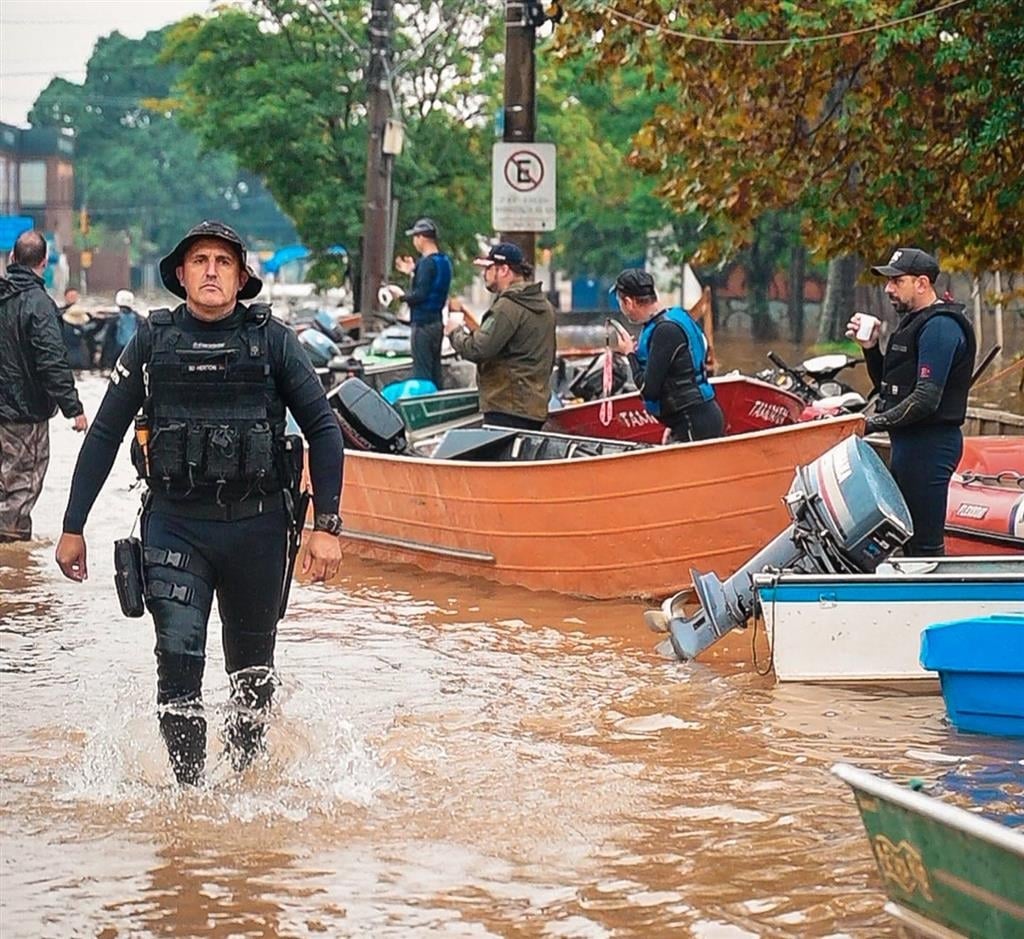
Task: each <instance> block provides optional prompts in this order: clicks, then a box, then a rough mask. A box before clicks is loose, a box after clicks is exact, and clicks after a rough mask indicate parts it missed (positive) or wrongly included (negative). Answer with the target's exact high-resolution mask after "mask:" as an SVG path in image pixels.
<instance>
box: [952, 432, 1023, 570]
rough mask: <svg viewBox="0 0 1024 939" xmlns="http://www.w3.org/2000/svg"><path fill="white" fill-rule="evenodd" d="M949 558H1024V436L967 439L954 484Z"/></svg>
mask: <svg viewBox="0 0 1024 939" xmlns="http://www.w3.org/2000/svg"><path fill="white" fill-rule="evenodd" d="M946 553H947V554H954V555H966V554H1024V437H1019V436H1018V437H1010V436H1005V437H965V438H964V454H963V456H962V457H961V459H960V465H959V466H958V467H957V468H956V472H955V473H954V474H953V479H952V481H951V482H950V484H949V501H948V502H947V504H946Z"/></svg>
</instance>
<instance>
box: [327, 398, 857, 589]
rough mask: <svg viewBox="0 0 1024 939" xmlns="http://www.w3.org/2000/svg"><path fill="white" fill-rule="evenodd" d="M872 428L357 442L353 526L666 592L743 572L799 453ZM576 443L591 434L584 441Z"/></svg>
mask: <svg viewBox="0 0 1024 939" xmlns="http://www.w3.org/2000/svg"><path fill="white" fill-rule="evenodd" d="M862 428H863V422H862V420H861V418H859V417H857V416H849V417H843V418H836V419H833V420H824V421H816V422H811V423H805V424H796V425H792V426H787V427H779V428H774V429H772V430H767V431H761V432H758V433H746V434H739V435H736V436H733V437H724V438H721V439H719V440H710V441H701V442H695V443H686V444H674V445H671V446H667V447H647V448H640V449H632V450H629V451H627V452H621V453H615V454H611V455H603V456H594V457H588V458H585V459H571V458H570V459H541V460H532V461H528V462H523V461H521V460H519V461H516V460H512V461H509V460H508V459H490V460H484V461H476V460H471V459H453V460H437V459H428V458H425V457H417V456H404V455H403V456H395V455H390V454H384V453H371V452H365V451H364V452H359V451H355V450H350V451H349V452H347V453H346V456H345V483H344V489H343V491H342V514H343V516H344V520H345V529H344V531H343V533H342V536H341V537H342V539H343V541H344V548H345V550H346V551H348V552H351V553H355V554H359V555H361V556H364V557H370V558H376V559H380V560H386V561H399V562H407V563H412V564H415V565H417V566H419V567H421V568H423V569H425V570H431V571H440V572H445V573H452V574H461V575H466V576H470V577H483V578H485V579H488V580H493V581H497V582H500V583H506V584H516V585H521V586H524V587H529V588H532V589H536V590H554V591H558V592H561V593H568V594H574V595H578V596H585V597H596V598H613V597H631V596H637V597H659V596H664V595H665V594H668V593H671V592H673V591H675V590H678V589H680V588H681V587H682V586H684V585H685V584H686V583H688V582H689V571H690V568H691V567H695V568H698V569H700V570H702V571H707V570H714V571H717V572H719V573H720V574H722V575H723V576H724V575H727V574H729V573H731V572H732V571H733V570H734V569H735V568H736V567H737V566H738V565H739V564H741V563H742V562H743V561H745V560H746V559H747V558H749V557H750V555H751V554H752V553H754V552H755V551H756V550H757V549H758V548H760V547H761V545H763V544H764V543H765V542H766V541H767V540H769V539H770V538H772V537H774V536H775V535H776V534H778V532H779V531H781V530H782V529H784V528H785V527H786V525H787V514H786V511H785V508H784V506H783V503H782V497H783V496H784V495H785V493H786V491H787V490H788V488H789V485H790V483H791V482H792V480H793V473H794V470H795V467H796V466H798V465H800V464H804V463H808V462H810V461H811V460H813V459H814V458H816V457H817V456H818V455H820V454H821V453H823V452H824V451H825V450H827V449H829V448H830V447H831V446H833V445H834V444H835V443H837V442H838V441H839V440H841V439H843V438H844V437H847V436H849V435H850V434H853V433H855V432H858V431H860V430H861V429H862ZM533 436H534V437H543V436H544V435H533ZM604 442H605V443H608V441H604ZM598 443H600V441H599V442H598ZM534 449H535V450H536V449H537V448H536V447H534ZM541 449H543V448H541ZM576 452H577V453H583V452H588V447H586V446H583V444H582V443H581V442H580V441H577V442H576ZM589 452H593V448H590V449H589Z"/></svg>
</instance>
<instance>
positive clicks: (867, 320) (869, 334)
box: [846, 313, 880, 349]
mask: <svg viewBox="0 0 1024 939" xmlns="http://www.w3.org/2000/svg"><path fill="white" fill-rule="evenodd" d="M879 325H880V322H879V320H878V317H876V316H872V315H871V314H870V313H854V314H853V316H851V317H850V321H849V322H848V323H847V324H846V338H847V339H852V340H853V341H854V342H856V343H857V344H858V345H859V346H860V347H861V348H862V349H873V348H874V347H875V346H877V345H878V327H879Z"/></svg>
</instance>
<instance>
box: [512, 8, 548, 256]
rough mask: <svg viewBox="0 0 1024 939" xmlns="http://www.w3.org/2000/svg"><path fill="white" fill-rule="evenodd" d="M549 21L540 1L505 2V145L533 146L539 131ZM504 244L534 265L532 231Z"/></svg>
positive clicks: (534, 238)
mask: <svg viewBox="0 0 1024 939" xmlns="http://www.w3.org/2000/svg"><path fill="white" fill-rule="evenodd" d="M544 20H545V15H544V8H543V4H541V3H540V2H537V0H505V114H504V128H505V130H504V133H503V135H502V138H501V139H502V140H503V141H504V142H505V143H533V142H534V137H535V135H536V132H537V62H536V55H535V51H534V49H535V46H536V39H537V26H538V25H540V24H541V23H543V22H544ZM501 240H502V241H511V242H512V243H513V244H516V245H518V246H519V247H520V248H521V249H522V251H523V254H524V255H526V260H527V261H529V262H530V263H531V264H533V263H534V254H535V247H536V235H535V234H534V233H533V232H532V231H507V232H502V233H501Z"/></svg>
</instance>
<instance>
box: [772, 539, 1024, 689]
mask: <svg viewBox="0 0 1024 939" xmlns="http://www.w3.org/2000/svg"><path fill="white" fill-rule="evenodd" d="M754 585H755V590H756V593H757V599H758V601H759V603H760V605H761V610H762V613H763V615H764V621H765V626H766V630H767V634H768V641H769V645H770V647H771V652H772V660H773V664H774V667H775V676H776V678H777V679H778V680H779V681H800V682H816V681H833V682H855V681H909V680H916V679H928V680H931V681H934V679H935V676H934V674H933V673H931V672H928V671H926V670H925V669H924V668H923V667H922V666H921V664H920V661H919V654H920V649H921V633H922V632H923V631H924V630H925V628H926V627H928V626H930V625H931V624H932V623H940V622H946V621H950V620H957V619H964V618H967V617H974V616H985V615H988V614H992V613H1008V612H1013V611H1014V610H1024V558H1016V557H1006V558H995V557H989V558H920V559H916V560H915V559H913V558H908V559H894V560H892V561H889V562H887V563H884V564H881V565H879V567H878V569H877V570H876V571H875V573H873V574H798V573H785V572H783V573H764V574H755V575H754Z"/></svg>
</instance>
